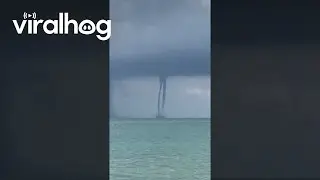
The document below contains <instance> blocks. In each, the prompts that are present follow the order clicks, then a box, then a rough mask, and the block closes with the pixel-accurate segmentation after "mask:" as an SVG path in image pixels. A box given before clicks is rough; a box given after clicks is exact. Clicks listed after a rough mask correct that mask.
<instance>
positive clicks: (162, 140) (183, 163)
mask: <svg viewBox="0 0 320 180" xmlns="http://www.w3.org/2000/svg"><path fill="white" fill-rule="evenodd" d="M110 179H111V180H209V179H210V120H209V119H198V120H197V119H192V120H191V119H177V120H161V119H159V120H154V119H151V120H110Z"/></svg>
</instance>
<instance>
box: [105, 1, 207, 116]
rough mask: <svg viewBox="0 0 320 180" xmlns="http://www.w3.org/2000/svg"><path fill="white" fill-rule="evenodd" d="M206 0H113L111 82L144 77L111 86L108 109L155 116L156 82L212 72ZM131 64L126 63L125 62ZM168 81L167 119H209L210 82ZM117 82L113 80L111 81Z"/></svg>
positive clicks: (195, 79)
mask: <svg viewBox="0 0 320 180" xmlns="http://www.w3.org/2000/svg"><path fill="white" fill-rule="evenodd" d="M209 7H210V1H209V0H173V1H161V0H112V1H111V2H110V11H111V14H110V16H111V20H112V37H111V39H110V56H111V58H110V59H111V62H110V66H111V69H110V70H111V71H110V72H111V74H110V75H111V78H113V77H116V76H121V75H122V76H133V75H139V76H144V78H138V79H131V80H120V81H119V80H118V81H113V82H112V89H113V90H112V91H113V94H112V95H111V98H112V99H113V102H112V103H111V107H112V111H115V112H116V113H118V115H127V116H133V117H142V116H143V117H150V116H155V114H156V109H157V108H156V101H157V91H158V83H159V82H158V79H156V78H154V77H148V76H157V75H158V74H160V73H165V74H168V75H175V76H176V75H179V74H180V76H181V75H182V76H186V75H187V76H193V75H199V74H201V75H206V76H208V74H209V71H210V8H209ZM128 62H130V63H128ZM205 79H206V80H204V79H203V78H191V77H180V78H174V77H170V78H169V79H168V92H167V95H168V99H167V105H166V111H167V115H168V116H170V117H209V116H210V98H209V96H208V92H209V89H210V88H209V86H210V83H209V81H208V80H209V79H210V78H205ZM113 80H115V79H113Z"/></svg>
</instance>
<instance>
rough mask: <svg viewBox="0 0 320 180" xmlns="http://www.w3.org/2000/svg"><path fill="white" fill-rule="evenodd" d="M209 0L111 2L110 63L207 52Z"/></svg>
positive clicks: (119, 0) (114, 0)
mask: <svg viewBox="0 0 320 180" xmlns="http://www.w3.org/2000/svg"><path fill="white" fill-rule="evenodd" d="M204 2H210V1H208V0H206V1H201V0H174V1H161V0H131V1H130V0H113V1H111V4H110V6H111V7H110V11H111V15H110V16H111V19H112V21H113V24H112V37H111V40H110V53H111V61H113V60H117V59H129V57H130V59H133V58H132V56H135V57H143V56H152V55H153V54H154V53H166V52H167V51H170V50H171V51H172V50H190V49H192V50H194V51H195V52H196V51H198V50H203V49H206V50H208V52H210V11H208V7H209V6H208V5H204V4H205V3H204Z"/></svg>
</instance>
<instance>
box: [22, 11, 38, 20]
mask: <svg viewBox="0 0 320 180" xmlns="http://www.w3.org/2000/svg"><path fill="white" fill-rule="evenodd" d="M30 17H31V18H32V19H36V18H37V14H36V13H35V12H33V13H32V14H29V13H26V12H24V13H23V18H24V19H27V18H30Z"/></svg>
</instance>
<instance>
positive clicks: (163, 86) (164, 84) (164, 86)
mask: <svg viewBox="0 0 320 180" xmlns="http://www.w3.org/2000/svg"><path fill="white" fill-rule="evenodd" d="M159 82H160V86H159V92H158V113H157V118H164V115H163V112H164V105H165V100H166V90H167V77H165V76H160V77H159ZM161 98H162V99H161ZM161 100H162V101H161Z"/></svg>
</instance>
